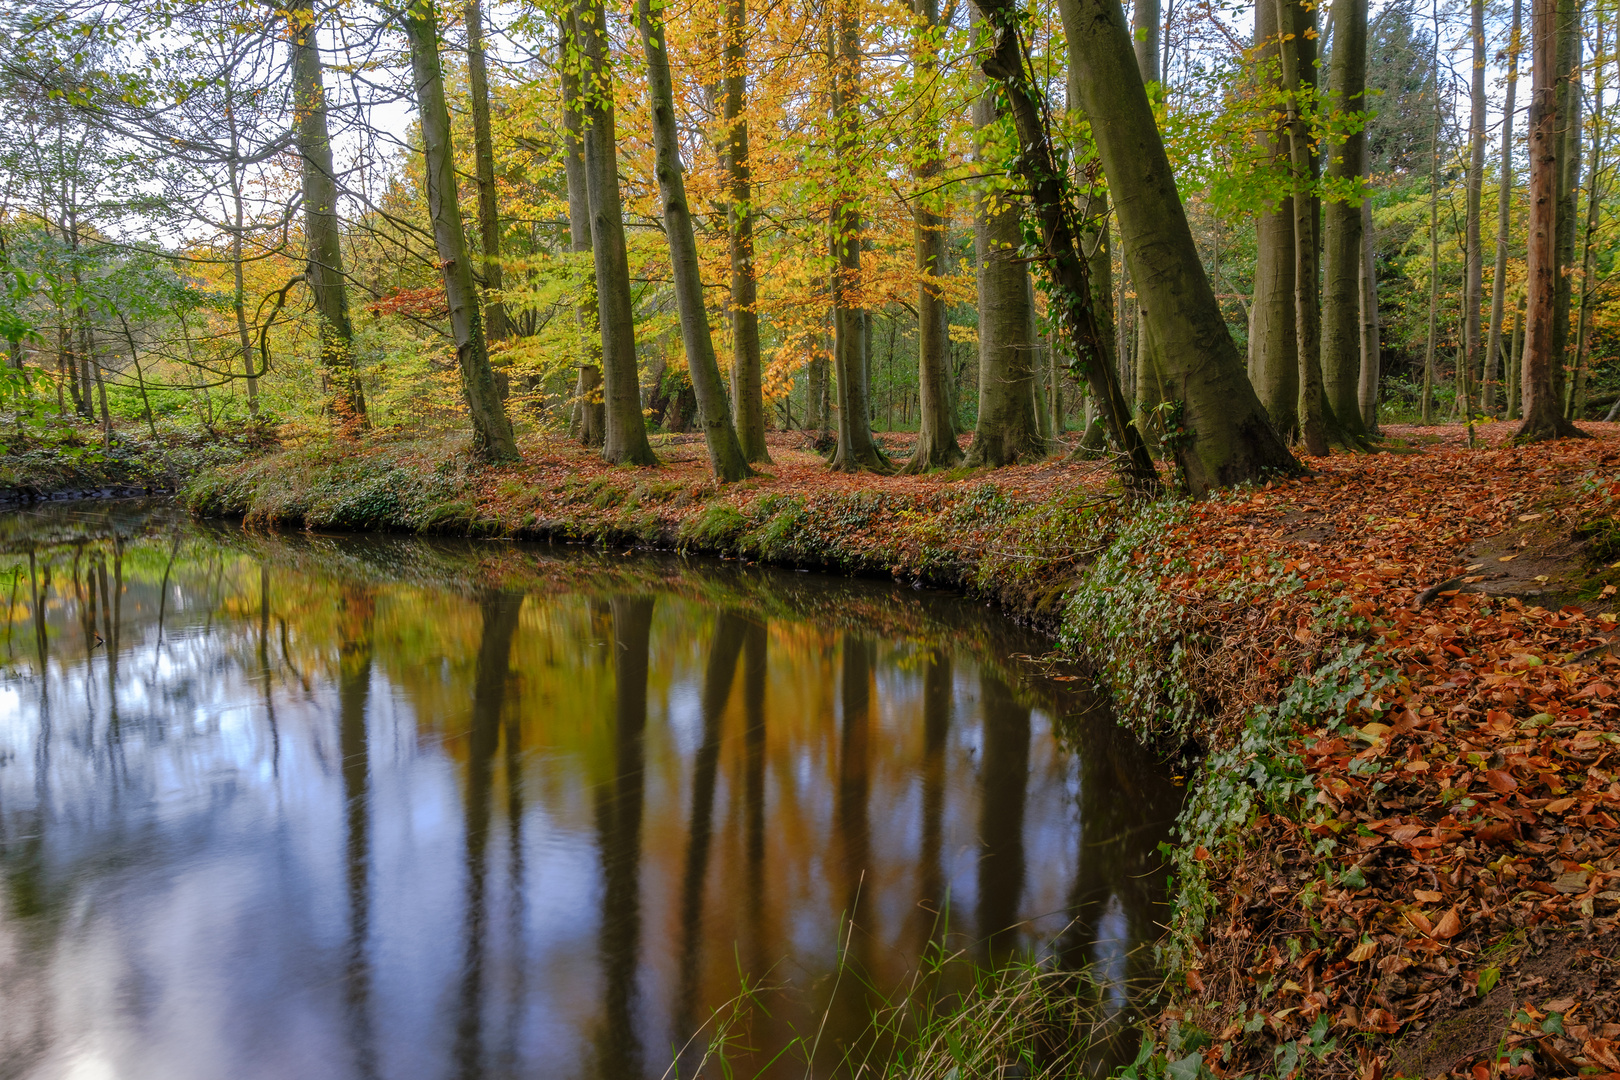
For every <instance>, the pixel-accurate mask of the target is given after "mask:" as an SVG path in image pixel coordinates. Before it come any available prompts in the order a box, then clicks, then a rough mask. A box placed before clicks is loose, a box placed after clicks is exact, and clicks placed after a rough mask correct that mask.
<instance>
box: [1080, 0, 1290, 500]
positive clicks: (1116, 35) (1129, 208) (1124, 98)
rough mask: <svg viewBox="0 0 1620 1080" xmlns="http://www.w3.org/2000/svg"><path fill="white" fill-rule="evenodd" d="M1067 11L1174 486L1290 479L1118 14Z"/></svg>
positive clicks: (1097, 5)
mask: <svg viewBox="0 0 1620 1080" xmlns="http://www.w3.org/2000/svg"><path fill="white" fill-rule="evenodd" d="M1068 8H1072V10H1063V24H1064V26H1065V28H1072V29H1070V30H1069V33H1070V48H1071V50H1072V53H1073V55H1075V56H1077V57H1079V58H1080V59H1081V61H1082V62H1081V64H1080V65H1079V70H1078V78H1077V79H1076V80H1075V82H1076V85H1077V86H1078V88H1079V90H1080V106H1081V108H1083V109H1084V110H1085V113H1086V116H1087V117H1089V118H1090V119H1091V125H1092V137H1093V138H1095V139H1096V141H1097V151H1098V156H1099V157H1100V159H1101V161H1102V167H1103V173H1104V174H1105V175H1106V176H1107V177H1108V187H1109V190H1110V191H1111V192H1113V194H1114V203H1115V205H1114V210H1115V215H1116V217H1117V218H1118V220H1119V225H1120V236H1121V239H1122V242H1123V244H1124V248H1125V250H1126V251H1128V252H1130V253H1131V256H1130V260H1131V275H1132V277H1133V278H1134V279H1135V281H1136V283H1137V291H1138V293H1139V294H1140V295H1141V296H1142V297H1143V300H1144V302H1145V304H1146V306H1147V310H1148V316H1149V318H1150V319H1151V320H1152V324H1153V328H1154V333H1155V336H1156V338H1157V340H1158V344H1159V347H1160V348H1161V350H1162V352H1161V353H1160V357H1161V360H1162V361H1163V371H1162V372H1161V374H1162V375H1163V377H1164V380H1165V384H1166V386H1167V388H1168V389H1169V391H1170V395H1171V397H1173V398H1174V399H1176V400H1178V401H1180V402H1181V415H1180V424H1179V427H1180V429H1181V434H1180V435H1178V437H1177V438H1176V440H1175V441H1174V444H1173V446H1174V452H1175V456H1176V461H1177V464H1179V465H1180V466H1181V473H1182V478H1183V482H1184V483H1185V484H1186V486H1187V487H1188V489H1189V490H1191V491H1192V492H1193V493H1195V494H1198V493H1202V492H1205V491H1207V490H1209V489H1210V488H1212V487H1217V486H1226V485H1230V484H1239V483H1242V482H1244V481H1246V480H1255V479H1260V478H1261V477H1263V476H1265V475H1266V474H1268V473H1270V472H1274V471H1275V472H1284V473H1294V472H1296V471H1298V469H1299V463H1298V462H1296V461H1295V460H1294V457H1293V455H1292V454H1290V453H1289V452H1288V447H1287V446H1285V445H1284V444H1283V442H1282V440H1281V439H1280V438H1278V436H1277V432H1276V430H1275V429H1274V428H1273V427H1272V426H1271V423H1270V421H1269V420H1267V418H1266V413H1265V409H1264V408H1263V407H1262V406H1261V404H1260V399H1259V398H1258V397H1256V396H1255V393H1254V388H1253V387H1252V386H1251V385H1250V384H1249V380H1248V379H1247V378H1246V377H1245V376H1244V373H1243V358H1242V357H1241V356H1240V355H1239V354H1238V351H1237V346H1236V345H1235V344H1234V343H1233V341H1232V335H1231V333H1230V332H1229V331H1228V330H1227V327H1226V319H1225V317H1224V316H1223V315H1222V314H1221V309H1220V304H1219V303H1218V302H1217V301H1216V299H1215V291H1214V289H1213V288H1211V287H1210V283H1209V278H1208V276H1206V275H1205V273H1204V267H1203V263H1202V262H1201V261H1200V259H1199V256H1198V248H1197V245H1196V244H1195V243H1194V242H1193V237H1192V229H1191V228H1190V227H1189V226H1188V224H1187V216H1186V213H1185V212H1184V210H1183V209H1182V206H1181V198H1180V196H1179V195H1178V194H1177V192H1176V186H1175V178H1174V175H1173V174H1172V172H1171V170H1170V162H1169V159H1168V157H1167V156H1166V155H1165V151H1164V143H1163V142H1162V141H1161V140H1160V138H1159V132H1158V128H1157V126H1156V125H1155V123H1154V120H1153V112H1152V109H1151V108H1150V107H1149V105H1148V98H1147V91H1146V89H1145V88H1144V87H1143V85H1142V78H1141V75H1140V73H1139V72H1138V71H1137V69H1136V64H1135V57H1134V56H1133V55H1132V50H1131V40H1130V32H1129V31H1128V30H1127V29H1126V27H1125V16H1124V13H1123V12H1122V11H1121V10H1120V7H1119V5H1118V4H1117V3H1114V2H1113V0H1063V5H1062V9H1068ZM1060 10H1061V9H1060Z"/></svg>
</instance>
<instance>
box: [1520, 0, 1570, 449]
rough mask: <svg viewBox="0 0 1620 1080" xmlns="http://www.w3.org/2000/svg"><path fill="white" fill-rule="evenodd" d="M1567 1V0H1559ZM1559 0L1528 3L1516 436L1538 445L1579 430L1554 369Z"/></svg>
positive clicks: (1560, 137) (1556, 360)
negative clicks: (1525, 246) (1526, 220)
mask: <svg viewBox="0 0 1620 1080" xmlns="http://www.w3.org/2000/svg"><path fill="white" fill-rule="evenodd" d="M1564 3H1567V0H1564ZM1563 6H1564V4H1563V3H1560V2H1559V0H1532V3H1531V6H1530V40H1531V53H1532V61H1531V67H1530V118H1529V124H1530V243H1529V250H1528V252H1527V256H1526V262H1527V263H1528V267H1527V277H1528V280H1527V282H1526V288H1527V290H1528V292H1529V296H1528V298H1527V300H1526V302H1525V325H1524V357H1523V359H1522V360H1521V361H1520V375H1519V379H1520V397H1521V401H1520V405H1521V407H1522V409H1523V411H1524V424H1523V425H1522V426H1521V427H1520V428H1519V433H1518V436H1517V437H1518V439H1520V440H1521V441H1525V442H1535V441H1540V440H1542V439H1556V438H1562V437H1566V436H1570V435H1580V434H1583V433H1582V432H1581V431H1579V429H1577V428H1576V427H1575V425H1574V424H1571V423H1570V422H1569V421H1568V420H1567V419H1565V417H1564V410H1563V400H1562V398H1561V396H1560V395H1559V393H1558V382H1557V378H1556V376H1555V374H1554V368H1555V367H1556V366H1557V365H1558V364H1560V363H1562V357H1561V356H1560V355H1559V354H1558V353H1557V352H1555V351H1554V349H1555V346H1556V345H1557V344H1559V342H1558V340H1557V333H1556V323H1557V306H1558V299H1557V294H1558V285H1559V282H1558V278H1559V277H1560V276H1562V275H1561V274H1560V273H1559V267H1558V242H1557V231H1558V201H1559V190H1558V188H1559V179H1560V172H1561V170H1560V168H1559V164H1560V162H1559V149H1560V143H1561V142H1562V141H1563V132H1562V131H1561V129H1560V123H1561V116H1560V114H1561V113H1562V111H1563V110H1562V108H1561V106H1562V104H1563V101H1562V100H1561V99H1562V98H1563V96H1564V95H1563V94H1562V89H1563V87H1562V85H1561V84H1560V82H1559V78H1558V75H1559V70H1558V69H1559V59H1560V56H1559V53H1560V49H1559V42H1558V37H1559V34H1558V27H1557V22H1558V16H1559V14H1560V10H1559V9H1560V8H1561V7H1563Z"/></svg>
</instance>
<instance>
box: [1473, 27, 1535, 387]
mask: <svg viewBox="0 0 1620 1080" xmlns="http://www.w3.org/2000/svg"><path fill="white" fill-rule="evenodd" d="M1523 6H1524V5H1523V0H1513V28H1512V29H1511V30H1510V31H1509V32H1508V76H1507V99H1506V101H1505V102H1504V104H1503V106H1502V160H1501V165H1500V169H1499V171H1498V185H1499V186H1498V190H1497V193H1496V265H1495V268H1494V269H1493V271H1492V273H1491V322H1490V330H1489V333H1488V334H1487V337H1486V343H1485V370H1484V374H1483V377H1482V378H1481V379H1480V385H1479V408H1480V411H1481V412H1483V413H1485V414H1486V415H1487V416H1494V415H1496V397H1497V374H1496V372H1497V361H1498V359H1499V357H1500V356H1501V352H1502V317H1503V312H1504V309H1505V308H1506V306H1507V261H1508V226H1509V224H1510V222H1511V218H1512V208H1513V114H1514V101H1513V99H1514V97H1515V96H1516V95H1517V92H1518V89H1519V36H1520V22H1521V10H1522V8H1523ZM1503 366H1504V367H1505V366H1506V364H1505V363H1504V365H1503Z"/></svg>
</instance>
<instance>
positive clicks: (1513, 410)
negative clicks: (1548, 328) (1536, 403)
mask: <svg viewBox="0 0 1620 1080" xmlns="http://www.w3.org/2000/svg"><path fill="white" fill-rule="evenodd" d="M1524 303H1525V294H1524V293H1522V292H1521V293H1520V294H1519V296H1518V299H1516V300H1515V301H1514V302H1513V336H1512V340H1511V341H1510V342H1509V344H1508V354H1507V367H1508V369H1507V371H1505V372H1503V374H1502V381H1503V382H1505V383H1507V419H1509V420H1517V419H1519V382H1520V377H1521V375H1522V374H1523V372H1524V342H1525V334H1524Z"/></svg>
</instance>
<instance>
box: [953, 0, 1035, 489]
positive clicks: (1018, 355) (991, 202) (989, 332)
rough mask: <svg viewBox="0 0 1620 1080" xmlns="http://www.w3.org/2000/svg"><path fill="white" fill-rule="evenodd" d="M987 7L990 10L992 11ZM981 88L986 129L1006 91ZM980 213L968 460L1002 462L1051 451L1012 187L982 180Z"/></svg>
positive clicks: (977, 121)
mask: <svg viewBox="0 0 1620 1080" xmlns="http://www.w3.org/2000/svg"><path fill="white" fill-rule="evenodd" d="M980 10H981V11H983V12H985V13H986V14H988V12H989V10H990V9H989V8H986V7H981V8H980ZM976 21H977V20H976ZM980 89H981V90H982V91H983V92H982V93H980V94H979V96H978V98H977V99H976V100H975V101H974V103H973V126H974V128H975V130H977V131H980V132H982V131H984V130H985V129H986V128H988V127H989V126H991V125H992V124H994V123H995V121H996V112H997V110H996V99H997V98H998V97H999V96H1000V94H999V91H998V90H997V89H996V88H993V87H990V86H988V85H981V87H980ZM981 152H982V143H981ZM973 217H974V222H973V246H974V254H975V255H976V257H977V260H978V264H979V275H978V277H979V418H978V422H977V424H976V425H975V426H974V429H973V442H972V444H971V445H970V446H969V447H968V453H967V463H968V464H969V465H971V466H973V467H975V468H977V467H981V466H987V467H990V468H998V467H1000V466H1003V465H1012V464H1015V463H1017V462H1021V461H1033V460H1037V459H1039V458H1042V457H1045V456H1046V440H1044V439H1042V438H1041V422H1040V418H1039V417H1038V416H1036V415H1035V387H1034V382H1035V363H1034V361H1035V337H1034V334H1033V333H1032V332H1031V331H1032V329H1033V325H1034V303H1033V294H1032V292H1031V290H1030V287H1029V270H1028V268H1027V267H1026V265H1025V263H1024V260H1023V257H1022V256H1021V255H1019V247H1020V246H1021V245H1022V244H1023V234H1022V232H1021V230H1020V227H1019V217H1020V213H1019V209H1018V207H1017V205H1016V204H1014V203H1012V202H1011V201H1009V193H1007V192H1005V191H1001V190H997V188H996V187H995V185H994V184H984V185H981V187H980V189H979V191H978V192H977V202H976V205H975V207H974V214H973Z"/></svg>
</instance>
